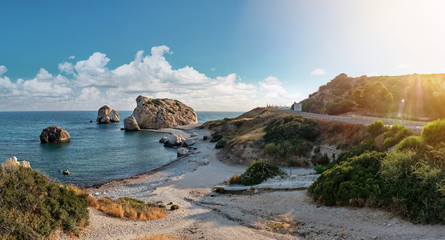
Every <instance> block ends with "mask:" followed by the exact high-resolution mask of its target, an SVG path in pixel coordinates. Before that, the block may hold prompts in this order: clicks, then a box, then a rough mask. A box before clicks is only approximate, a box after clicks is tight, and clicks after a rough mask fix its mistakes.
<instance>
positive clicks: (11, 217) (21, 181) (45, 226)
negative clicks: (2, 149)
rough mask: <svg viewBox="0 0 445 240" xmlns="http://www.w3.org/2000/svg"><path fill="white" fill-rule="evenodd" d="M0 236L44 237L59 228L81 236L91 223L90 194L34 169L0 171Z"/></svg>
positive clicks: (16, 237) (4, 237)
mask: <svg viewBox="0 0 445 240" xmlns="http://www.w3.org/2000/svg"><path fill="white" fill-rule="evenodd" d="M0 196H1V198H0V238H1V239H8V238H11V236H13V238H14V239H43V238H46V237H48V236H50V235H51V234H52V233H54V231H56V230H62V231H63V232H65V233H73V234H74V235H76V236H78V234H79V231H80V229H82V228H83V227H86V226H87V225H88V219H89V213H88V205H87V200H86V198H87V195H86V194H84V193H83V192H81V191H74V190H73V189H72V188H71V187H66V186H63V185H59V184H55V183H52V182H51V181H50V179H49V178H48V177H46V176H44V175H42V174H40V173H38V172H37V171H34V170H32V169H31V168H25V167H21V166H20V167H18V168H15V169H10V171H9V170H6V169H2V170H0Z"/></svg>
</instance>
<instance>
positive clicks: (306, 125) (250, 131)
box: [203, 108, 368, 167]
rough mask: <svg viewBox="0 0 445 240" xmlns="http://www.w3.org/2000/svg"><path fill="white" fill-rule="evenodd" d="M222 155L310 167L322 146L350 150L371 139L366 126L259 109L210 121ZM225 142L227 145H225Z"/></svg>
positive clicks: (238, 160)
mask: <svg viewBox="0 0 445 240" xmlns="http://www.w3.org/2000/svg"><path fill="white" fill-rule="evenodd" d="M203 127H206V128H209V129H210V130H211V131H212V133H213V134H212V139H213V140H214V141H215V142H217V143H216V147H217V148H223V149H222V151H221V153H220V158H221V159H222V160H224V161H226V162H231V163H236V164H246V165H249V164H250V163H252V161H254V160H258V159H265V160H271V161H273V162H275V163H277V164H279V165H294V166H305V167H308V166H310V165H312V164H315V163H316V161H317V159H318V158H321V157H322V156H321V154H319V152H318V151H317V149H319V147H318V146H320V145H325V144H327V145H331V146H338V147H339V148H346V149H349V148H351V147H352V146H355V145H358V144H360V143H361V142H362V141H363V140H365V139H366V138H367V135H368V133H367V132H366V129H365V127H364V126H361V125H354V124H348V123H339V122H330V121H320V120H310V119H304V118H301V117H297V116H295V115H292V114H288V113H284V112H281V111H276V110H273V109H269V108H255V109H253V110H251V111H249V112H246V113H244V114H242V115H241V116H239V117H237V118H230V119H229V118H226V119H223V120H216V121H210V122H207V123H205V124H204V125H203ZM222 143H224V144H222Z"/></svg>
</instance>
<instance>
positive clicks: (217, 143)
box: [215, 139, 227, 149]
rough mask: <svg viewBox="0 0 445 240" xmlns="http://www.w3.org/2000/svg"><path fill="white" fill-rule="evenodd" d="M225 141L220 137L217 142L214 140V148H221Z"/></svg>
mask: <svg viewBox="0 0 445 240" xmlns="http://www.w3.org/2000/svg"><path fill="white" fill-rule="evenodd" d="M226 142H227V141H226V140H225V139H220V140H219V141H218V142H216V144H215V148H216V149H220V148H223V147H224V146H225V145H226Z"/></svg>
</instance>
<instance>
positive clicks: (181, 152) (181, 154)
mask: <svg viewBox="0 0 445 240" xmlns="http://www.w3.org/2000/svg"><path fill="white" fill-rule="evenodd" d="M176 153H177V156H178V157H184V156H187V155H189V154H190V153H189V150H188V149H186V148H183V147H180V148H178V149H177V150H176Z"/></svg>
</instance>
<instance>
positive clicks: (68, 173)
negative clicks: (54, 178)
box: [63, 170, 71, 175]
mask: <svg viewBox="0 0 445 240" xmlns="http://www.w3.org/2000/svg"><path fill="white" fill-rule="evenodd" d="M63 174H65V175H70V174H71V173H70V171H68V170H65V171H63Z"/></svg>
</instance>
